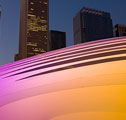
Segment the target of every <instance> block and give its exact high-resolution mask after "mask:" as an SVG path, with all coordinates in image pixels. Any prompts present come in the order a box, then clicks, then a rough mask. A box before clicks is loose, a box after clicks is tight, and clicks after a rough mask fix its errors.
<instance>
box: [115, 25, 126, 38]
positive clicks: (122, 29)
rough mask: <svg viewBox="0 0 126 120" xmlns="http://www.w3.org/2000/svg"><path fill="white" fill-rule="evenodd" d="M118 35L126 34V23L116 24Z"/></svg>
mask: <svg viewBox="0 0 126 120" xmlns="http://www.w3.org/2000/svg"><path fill="white" fill-rule="evenodd" d="M115 34H116V37H120V36H126V25H121V24H117V25H115Z"/></svg>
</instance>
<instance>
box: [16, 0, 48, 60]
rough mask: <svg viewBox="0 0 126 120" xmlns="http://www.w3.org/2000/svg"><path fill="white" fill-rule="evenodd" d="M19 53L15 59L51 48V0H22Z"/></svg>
mask: <svg viewBox="0 0 126 120" xmlns="http://www.w3.org/2000/svg"><path fill="white" fill-rule="evenodd" d="M20 11H21V12H20V37H19V54H17V55H15V60H19V59H23V58H27V57H30V56H34V55H38V54H41V53H45V52H47V51H48V50H49V0H21V10H20Z"/></svg>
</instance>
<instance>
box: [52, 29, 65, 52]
mask: <svg viewBox="0 0 126 120" xmlns="http://www.w3.org/2000/svg"><path fill="white" fill-rule="evenodd" d="M64 47H66V33H65V32H61V31H54V30H51V31H50V50H56V49H60V48H64Z"/></svg>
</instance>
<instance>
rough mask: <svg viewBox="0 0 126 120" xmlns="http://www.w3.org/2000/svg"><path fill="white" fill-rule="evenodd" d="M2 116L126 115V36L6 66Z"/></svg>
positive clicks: (111, 118)
mask: <svg viewBox="0 0 126 120" xmlns="http://www.w3.org/2000/svg"><path fill="white" fill-rule="evenodd" d="M0 120H126V37H118V38H110V39H103V40H97V41H92V42H87V43H82V44H79V45H75V46H71V47H67V48H63V49H60V50H56V51H51V52H48V53H44V54H41V55H37V56H33V57H30V58H27V59H24V60H20V61H17V62H13V63H10V64H7V65H4V66H1V67H0Z"/></svg>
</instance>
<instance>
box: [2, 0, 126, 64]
mask: <svg viewBox="0 0 126 120" xmlns="http://www.w3.org/2000/svg"><path fill="white" fill-rule="evenodd" d="M0 4H1V6H2V16H1V23H0V32H1V33H0V65H3V64H7V63H10V62H13V61H14V54H16V53H18V46H19V45H18V43H19V22H20V20H19V18H20V0H0ZM49 5H50V30H60V31H64V32H66V34H67V46H70V45H73V17H74V16H75V15H76V13H77V12H78V11H79V10H80V9H82V8H83V7H87V8H93V9H97V10H102V11H105V12H110V13H111V18H112V20H113V26H114V25H115V24H126V14H125V12H126V0H50V3H49Z"/></svg>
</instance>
